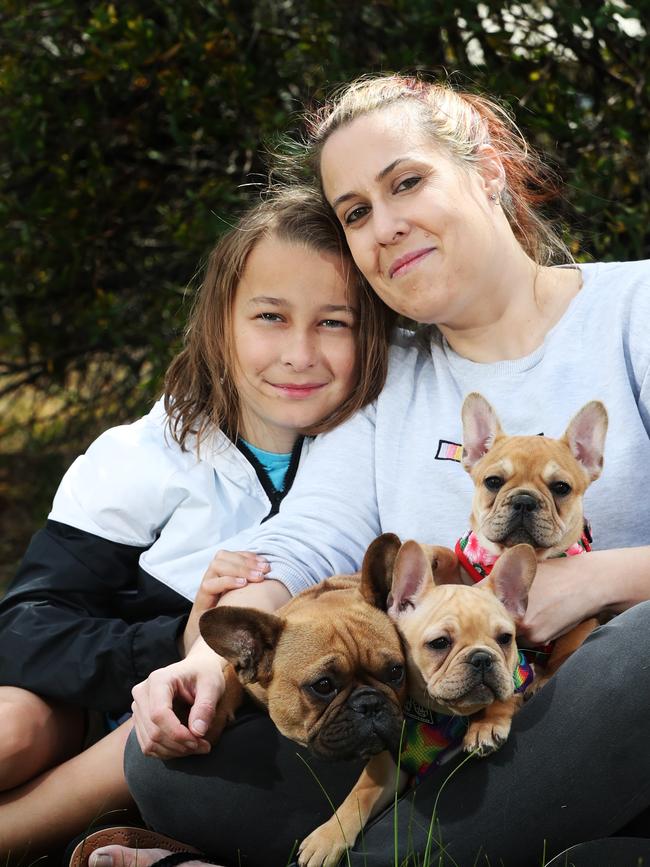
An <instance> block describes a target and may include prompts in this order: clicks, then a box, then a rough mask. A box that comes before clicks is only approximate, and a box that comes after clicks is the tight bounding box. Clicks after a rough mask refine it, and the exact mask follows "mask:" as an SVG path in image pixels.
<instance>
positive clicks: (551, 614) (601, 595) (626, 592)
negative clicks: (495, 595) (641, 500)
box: [520, 546, 650, 644]
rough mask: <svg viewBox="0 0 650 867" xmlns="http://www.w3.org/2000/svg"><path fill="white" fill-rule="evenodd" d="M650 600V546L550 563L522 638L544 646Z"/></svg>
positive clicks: (541, 574) (540, 572)
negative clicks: (599, 617) (589, 620)
mask: <svg viewBox="0 0 650 867" xmlns="http://www.w3.org/2000/svg"><path fill="white" fill-rule="evenodd" d="M647 599H650V547H647V546H645V547H642V548H616V549H613V550H609V551H591V552H590V553H586V554H580V555H578V556H576V557H559V558H557V559H553V560H545V561H544V562H543V563H540V565H539V567H538V569H537V576H536V577H535V580H534V582H533V586H532V587H531V591H530V594H529V598H528V609H527V611H526V616H525V618H524V621H523V623H522V625H521V628H520V634H521V635H522V636H523V637H525V638H526V640H528V641H530V642H532V643H533V644H543V643H545V642H547V641H550V640H552V639H554V638H557V636H558V635H562V634H563V633H565V632H567V631H568V630H569V629H571V628H572V627H574V626H576V625H577V624H578V623H580V622H581V621H583V620H586V619H587V618H589V617H594V616H596V615H598V614H601V613H605V614H618V613H620V612H621V611H625V610H626V609H627V608H631V607H632V606H633V605H636V604H637V603H638V602H643V601H645V600H647Z"/></svg>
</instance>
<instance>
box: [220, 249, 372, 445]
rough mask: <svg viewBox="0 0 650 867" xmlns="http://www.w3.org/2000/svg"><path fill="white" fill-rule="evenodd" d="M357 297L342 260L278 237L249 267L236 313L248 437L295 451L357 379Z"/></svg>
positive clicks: (237, 373)
mask: <svg viewBox="0 0 650 867" xmlns="http://www.w3.org/2000/svg"><path fill="white" fill-rule="evenodd" d="M356 303H357V299H356V297H355V294H354V292H353V291H351V290H350V289H349V287H348V282H347V279H346V273H345V267H344V263H343V262H342V261H341V257H340V256H335V255H333V254H329V253H322V252H318V251H316V250H314V249H312V248H310V247H307V246H305V245H302V244H293V243H289V242H286V241H280V240H278V239H277V238H275V237H274V236H269V237H267V238H264V239H262V240H261V241H259V242H258V243H257V244H256V245H255V247H254V248H253V250H252V251H251V253H250V255H249V256H248V259H247V261H246V267H245V269H244V273H243V275H242V278H241V280H240V281H239V284H238V286H237V292H236V294H235V300H234V302H233V308H232V335H233V340H234V343H233V346H234V370H233V377H234V381H235V385H236V387H237V390H238V393H239V398H240V406H241V418H240V433H241V435H242V436H243V437H244V439H246V440H248V441H249V442H251V443H252V444H253V445H255V446H258V447H259V448H262V449H266V450H268V451H274V452H289V451H291V449H292V447H293V444H294V442H295V440H296V436H297V434H298V432H299V431H301V430H303V429H304V428H307V427H310V426H311V425H314V424H316V423H317V422H319V421H321V419H323V418H325V417H326V416H328V415H329V414H330V413H331V412H333V411H334V410H335V409H336V408H337V407H339V406H340V405H341V404H342V403H343V401H344V400H346V398H347V397H349V395H350V394H351V392H352V389H353V388H354V387H355V385H356V381H357V363H356V357H357V353H356V344H357V338H356V335H357V318H358V312H357V310H356V307H355V305H356Z"/></svg>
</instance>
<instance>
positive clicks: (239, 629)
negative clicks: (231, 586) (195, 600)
mask: <svg viewBox="0 0 650 867" xmlns="http://www.w3.org/2000/svg"><path fill="white" fill-rule="evenodd" d="M388 553H389V554H390V553H391V552H388ZM384 556H385V552H384V549H383V548H382V547H381V546H378V545H371V546H370V548H369V549H368V551H367V552H366V556H365V558H364V561H363V567H362V572H361V576H360V577H359V576H358V575H357V576H337V577H333V578H330V579H328V580H326V581H323V582H322V583H321V584H318V585H317V586H315V587H311V588H310V589H308V590H305V591H304V592H302V593H300V594H298V595H297V596H295V597H294V598H293V599H291V600H290V601H289V602H288V603H287V604H286V605H284V606H283V607H282V608H280V609H279V610H278V611H277V612H276V613H275V614H270V613H267V612H264V611H257V610H254V609H249V608H236V607H229V606H222V607H220V608H214V609H212V610H211V611H206V612H205V613H204V614H202V615H201V619H200V623H199V626H200V630H201V635H202V636H203V638H204V640H205V641H206V642H207V643H208V644H209V645H210V646H211V647H212V649H213V650H215V651H216V652H217V653H219V654H221V655H222V656H223V657H225V658H226V659H227V660H228V661H229V663H230V666H228V667H227V668H226V670H225V676H226V691H225V693H224V695H223V696H222V698H221V700H220V701H219V705H218V707H217V718H216V720H215V723H214V725H213V727H212V729H211V731H210V733H209V736H210V738H211V740H213V741H214V740H216V739H217V738H218V736H219V734H220V733H221V731H222V730H223V727H224V726H225V725H226V723H227V722H228V720H229V719H231V718H232V715H233V713H234V711H235V710H236V708H237V707H238V706H239V704H240V703H241V699H242V689H246V690H247V691H248V692H249V693H250V695H251V696H252V697H253V698H254V699H256V700H257V701H258V702H259V703H260V704H262V705H263V706H264V707H266V708H267V709H268V712H269V715H270V717H271V719H272V720H273V722H274V723H275V724H276V726H277V727H278V729H279V730H280V732H282V734H283V735H285V736H286V737H288V738H290V739H291V740H293V741H295V742H296V743H298V744H301V745H303V746H307V747H309V748H310V749H311V750H312V751H313V752H314V753H315V754H316V755H318V756H319V757H320V758H326V759H348V758H354V757H361V758H369V757H370V756H371V755H374V754H375V753H378V752H380V751H382V750H386V749H392V750H395V749H397V748H398V745H399V739H400V733H401V728H402V718H403V716H402V708H401V704H402V700H403V698H404V694H405V690H406V685H405V671H404V655H403V652H402V647H401V644H400V639H399V636H398V634H397V632H396V630H395V627H394V626H393V624H392V622H391V621H390V619H389V618H388V616H387V614H386V612H385V607H386V597H387V593H388V588H387V587H386V584H385V573H386V570H387V569H390V568H391V563H386V562H385V559H384Z"/></svg>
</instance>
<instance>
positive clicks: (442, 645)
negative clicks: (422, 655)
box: [427, 636, 451, 650]
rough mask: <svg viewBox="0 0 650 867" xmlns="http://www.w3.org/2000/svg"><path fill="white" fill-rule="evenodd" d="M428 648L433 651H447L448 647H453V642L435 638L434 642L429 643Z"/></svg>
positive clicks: (443, 638)
mask: <svg viewBox="0 0 650 867" xmlns="http://www.w3.org/2000/svg"><path fill="white" fill-rule="evenodd" d="M427 647H430V648H431V650H447V648H448V647H451V641H450V640H449V639H448V638H445V637H444V636H441V637H440V638H434V639H433V640H432V641H427Z"/></svg>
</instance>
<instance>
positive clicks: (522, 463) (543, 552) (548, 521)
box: [456, 392, 607, 689]
mask: <svg viewBox="0 0 650 867" xmlns="http://www.w3.org/2000/svg"><path fill="white" fill-rule="evenodd" d="M461 414H462V420H463V458H462V464H463V467H464V468H465V469H466V470H467V472H468V473H469V474H470V476H471V478H472V481H473V482H474V485H475V490H474V498H473V501H472V514H471V518H470V528H471V529H470V531H469V533H467V534H466V535H465V536H464V537H463V538H462V539H461V540H460V541H459V542H458V544H457V545H456V554H457V555H458V557H459V559H460V561H461V564H462V565H463V567H464V569H465V570H466V571H467V572H468V574H470V575H471V576H472V578H473V579H474V580H480V579H481V578H482V577H483V576H485V575H486V574H489V571H490V569H491V568H492V566H493V564H494V563H495V562H496V561H497V558H498V557H499V556H500V555H502V553H503V552H504V551H505V550H507V549H508V548H510V547H512V546H513V545H516V544H518V543H520V542H525V543H527V544H529V545H532V547H533V548H534V549H535V555H536V557H537V559H538V561H541V560H546V559H548V558H550V557H558V556H563V555H565V554H566V555H574V554H580V553H582V552H583V551H585V550H586V551H589V550H590V547H589V545H590V542H591V538H590V535H589V530H588V528H587V527H586V525H585V517H584V513H583V496H584V493H585V491H586V490H587V488H588V487H589V485H590V484H591V483H592V482H593V481H594V480H595V479H597V478H598V476H599V475H600V473H601V470H602V467H603V454H604V449H605V436H606V434H607V411H606V409H605V407H604V406H603V404H602V403H601V402H600V401H596V400H594V401H591V402H590V403H587V404H586V405H585V406H583V407H582V409H581V410H580V411H579V412H578V413H576V415H575V416H574V417H573V418H572V419H571V421H570V422H569V425H568V427H567V429H566V431H565V432H564V435H563V436H562V437H560V438H559V439H553V438H551V437H546V436H507V435H506V434H505V433H504V432H503V430H502V428H501V424H500V423H499V419H498V418H497V415H496V413H495V411H494V409H493V408H492V406H491V405H490V404H489V403H488V401H487V400H486V399H485V398H484V397H483V396H482V395H480V394H478V393H476V392H473V393H472V394H469V395H467V397H466V398H465V400H464V402H463V407H462V413H461ZM597 625H598V620H597V619H596V618H589V619H588V620H586V621H584V623H581V624H579V625H578V626H576V627H575V628H574V629H572V630H571V631H570V632H568V633H566V635H563V636H561V638H559V639H558V640H557V641H556V642H555V644H554V646H553V649H552V650H551V651H550V656H549V658H548V661H547V663H546V666H545V668H544V675H543V676H541V677H539V678H538V679H537V681H536V683H535V689H538V688H539V687H540V686H541V685H543V683H545V682H546V680H548V678H549V677H550V676H551V675H552V674H553V673H554V672H555V671H556V670H557V669H558V668H559V666H560V665H561V663H562V662H563V661H564V660H565V659H566V658H567V657H568V656H569V655H570V654H571V653H572V652H573V651H574V650H575V649H576V648H577V647H579V646H580V644H582V642H583V641H584V639H585V638H586V637H587V635H588V634H589V633H590V632H591V631H592V630H593V629H594V628H595V627H596V626H597Z"/></svg>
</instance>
